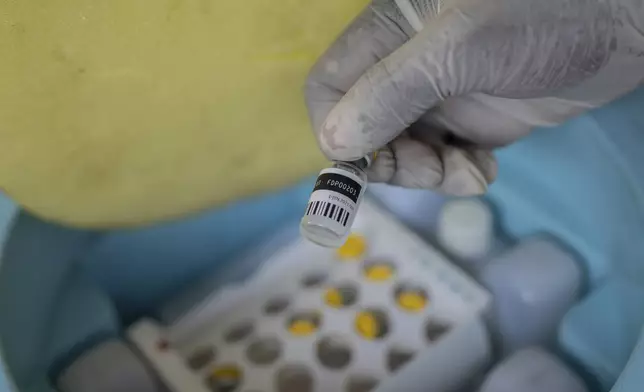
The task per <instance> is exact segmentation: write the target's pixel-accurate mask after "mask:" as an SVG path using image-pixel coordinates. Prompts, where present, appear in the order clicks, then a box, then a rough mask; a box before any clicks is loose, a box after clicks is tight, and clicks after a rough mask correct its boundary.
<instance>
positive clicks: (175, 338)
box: [128, 200, 490, 392]
mask: <svg viewBox="0 0 644 392" xmlns="http://www.w3.org/2000/svg"><path fill="white" fill-rule="evenodd" d="M489 304H490V295H489V294H488V293H487V292H486V291H485V290H484V289H483V288H481V287H480V286H479V285H478V284H477V283H476V282H475V281H474V280H472V279H471V278H470V277H469V276H467V275H466V274H465V273H464V272H462V271H461V270H460V269H458V268H457V267H455V266H454V265H453V264H451V263H450V262H449V261H448V260H447V259H446V258H445V257H444V256H443V255H442V254H441V253H439V252H438V251H437V250H435V249H434V248H433V247H431V246H430V245H428V244H427V243H426V242H424V241H422V240H421V239H420V238H418V237H417V236H416V235H415V234H414V233H412V232H411V231H410V230H409V229H407V228H406V227H405V226H403V225H402V224H401V223H399V222H398V221H397V220H396V219H395V218H394V217H392V216H391V215H390V214H388V213H387V212H385V211H384V210H383V209H381V208H380V207H379V206H378V205H377V204H376V203H375V202H372V201H370V200H365V202H364V203H363V205H362V206H361V209H360V211H359V213H358V216H357V218H356V221H355V224H354V228H353V231H352V234H351V235H350V237H349V238H348V239H347V242H346V243H345V245H344V246H343V247H341V248H340V249H338V250H329V249H323V248H320V247H317V246H315V245H312V244H310V243H308V242H306V241H304V240H300V239H297V240H294V241H293V243H291V244H289V245H287V246H285V247H284V248H283V249H281V250H280V251H278V252H276V253H275V254H272V255H270V256H268V258H267V260H266V262H264V263H262V266H261V268H258V270H257V272H256V273H255V275H254V276H253V277H251V278H250V279H248V280H246V281H245V282H243V283H241V284H236V285H231V286H228V287H224V288H222V289H220V290H218V291H217V292H215V293H213V294H212V295H211V296H210V297H209V298H207V299H206V300H205V301H203V302H202V303H200V304H197V305H196V306H195V307H194V308H193V309H192V311H190V312H189V313H188V314H186V315H185V317H183V318H182V319H181V320H179V321H178V322H177V323H175V324H173V325H160V324H158V323H156V322H154V321H151V320H144V321H141V322H139V323H138V324H136V325H134V326H133V327H132V328H131V329H130V330H129V333H128V336H129V338H130V340H131V341H133V342H134V343H135V344H136V345H137V346H138V347H139V349H140V350H141V352H142V353H143V354H144V355H145V356H146V357H147V359H148V360H149V361H150V363H151V365H152V367H153V368H154V369H155V371H156V372H157V373H158V375H159V376H160V378H161V380H162V381H163V382H164V383H165V384H166V386H167V387H168V389H169V390H170V391H172V392H345V391H346V392H367V391H400V390H403V389H401V388H404V390H405V391H413V390H418V391H427V390H432V391H434V392H441V391H450V390H454V389H455V388H458V387H459V386H461V385H463V384H464V383H465V382H466V381H467V378H468V377H469V375H471V374H473V373H474V372H475V371H477V370H478V369H480V368H483V367H484V366H485V365H486V364H487V361H489V347H488V342H487V334H486V332H485V327H484V326H483V324H482V322H481V317H482V315H483V313H484V312H485V311H486V309H487V308H488V306H489Z"/></svg>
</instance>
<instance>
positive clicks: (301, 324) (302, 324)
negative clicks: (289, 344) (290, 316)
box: [288, 320, 318, 336]
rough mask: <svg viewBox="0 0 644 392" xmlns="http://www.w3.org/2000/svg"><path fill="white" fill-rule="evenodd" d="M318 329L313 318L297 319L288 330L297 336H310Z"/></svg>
mask: <svg viewBox="0 0 644 392" xmlns="http://www.w3.org/2000/svg"><path fill="white" fill-rule="evenodd" d="M317 329H318V327H317V326H316V325H315V323H314V322H313V321H312V320H295V321H293V322H292V323H291V325H289V328H288V331H289V332H290V333H291V334H292V335H295V336H308V335H311V334H313V333H315V331H317Z"/></svg>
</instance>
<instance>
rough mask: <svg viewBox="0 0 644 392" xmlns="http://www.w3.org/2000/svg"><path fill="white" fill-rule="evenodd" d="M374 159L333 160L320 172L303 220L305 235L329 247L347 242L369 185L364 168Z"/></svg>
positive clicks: (301, 230) (303, 233)
mask: <svg viewBox="0 0 644 392" xmlns="http://www.w3.org/2000/svg"><path fill="white" fill-rule="evenodd" d="M374 158H375V155H372V156H368V157H365V158H362V159H360V160H358V161H354V162H334V163H333V165H332V166H331V167H329V168H327V169H324V170H322V171H321V172H320V175H319V176H318V178H317V181H316V182H315V187H314V188H313V192H312V193H311V197H310V199H309V203H308V204H307V206H306V212H305V213H304V217H303V218H302V221H301V223H300V232H301V233H302V236H303V237H304V238H306V239H308V240H309V241H311V242H313V243H315V244H318V245H320V246H324V247H328V248H337V247H340V246H341V245H342V244H343V243H344V241H345V239H346V237H347V236H348V234H349V232H350V231H351V226H352V225H353V221H354V219H355V217H356V213H357V212H358V207H359V206H360V202H361V201H362V197H363V196H364V192H365V190H366V188H367V175H366V174H365V172H364V169H366V168H368V167H369V166H370V165H371V163H372V161H373V159H374Z"/></svg>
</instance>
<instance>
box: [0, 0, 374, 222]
mask: <svg viewBox="0 0 644 392" xmlns="http://www.w3.org/2000/svg"><path fill="white" fill-rule="evenodd" d="M367 2H368V0H324V1H308V0H282V1H279V2H275V1H274V0H245V1H240V0H111V1H98V2H97V1H94V0H49V1H37V0H36V1H17V0H5V1H2V2H0V52H1V53H2V61H0V187H1V188H3V189H4V190H5V191H6V192H7V193H8V194H9V195H10V196H12V197H13V198H14V199H15V200H16V201H18V202H20V203H22V204H23V205H24V206H25V207H27V208H28V209H30V210H32V211H33V212H35V213H37V214H38V215H41V216H43V217H45V218H49V219H54V220H58V221H62V222H66V223H71V224H75V225H80V226H94V227H105V226H119V225H137V224H141V223H146V222H149V221H156V220H160V219H166V218H171V217H175V216H180V215H183V214H186V213H189V212H193V211H199V210H201V209H204V208H207V207H212V206H215V205H219V204H221V203H224V202H228V201H231V200H233V199H236V198H239V197H242V196H247V195H250V194H255V193H257V192H260V191H267V190H271V189H276V188H278V187H280V186H283V185H286V184H289V183H292V182H293V181H295V180H297V179H299V178H301V177H303V176H305V175H309V174H312V173H314V172H316V171H317V170H318V169H319V168H320V167H323V166H324V164H325V162H324V159H323V157H322V156H321V154H319V153H318V150H317V147H316V146H315V143H314V140H313V137H312V136H311V132H310V130H309V122H308V118H307V115H306V111H305V108H304V103H303V97H302V93H301V90H302V89H301V87H302V84H303V82H304V80H305V76H306V74H307V72H308V70H309V68H310V66H311V65H312V64H313V62H314V61H315V59H316V58H317V57H318V56H319V55H320V54H321V53H322V52H323V51H324V49H326V47H328V45H329V44H330V43H331V42H332V41H333V39H334V38H335V37H336V36H337V35H338V34H339V32H340V31H341V30H342V29H343V27H344V26H345V25H347V24H348V23H349V21H350V20H351V19H352V18H353V17H354V16H355V15H356V14H357V13H358V12H359V10H360V9H362V8H363V7H364V5H365V4H366V3H367Z"/></svg>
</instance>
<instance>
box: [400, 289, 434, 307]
mask: <svg viewBox="0 0 644 392" xmlns="http://www.w3.org/2000/svg"><path fill="white" fill-rule="evenodd" d="M398 306H400V307H401V308H402V309H404V310H407V311H409V312H420V311H422V310H423V309H425V307H426V306H427V298H426V297H425V296H424V295H423V294H421V293H418V292H414V291H408V292H403V293H400V294H399V295H398Z"/></svg>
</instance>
